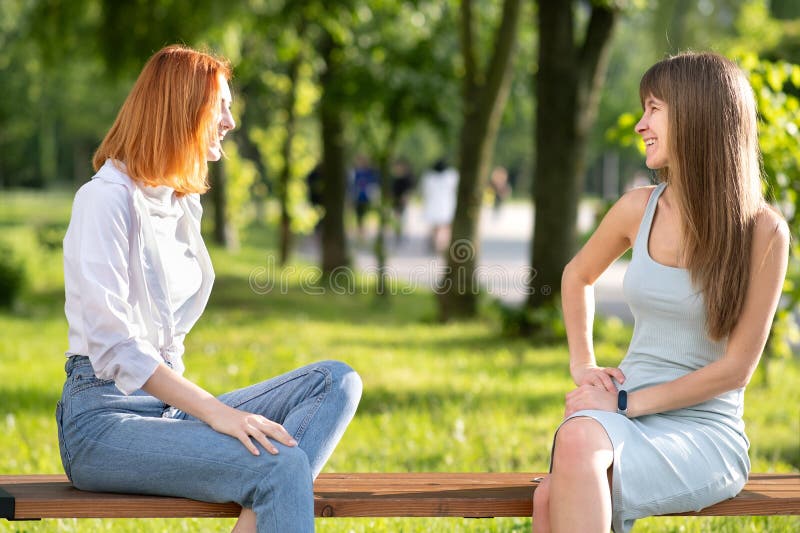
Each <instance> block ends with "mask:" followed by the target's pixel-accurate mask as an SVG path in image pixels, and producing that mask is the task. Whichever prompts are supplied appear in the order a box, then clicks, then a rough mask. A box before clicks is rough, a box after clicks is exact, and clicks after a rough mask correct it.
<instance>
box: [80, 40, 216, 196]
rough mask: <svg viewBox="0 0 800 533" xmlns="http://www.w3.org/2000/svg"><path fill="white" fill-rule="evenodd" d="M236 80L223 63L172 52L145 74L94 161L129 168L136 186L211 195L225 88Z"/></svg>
mask: <svg viewBox="0 0 800 533" xmlns="http://www.w3.org/2000/svg"><path fill="white" fill-rule="evenodd" d="M220 76H222V77H223V78H224V79H225V80H228V79H230V77H231V68H230V64H229V63H228V62H227V61H226V60H225V59H222V58H218V57H215V56H212V55H210V54H207V53H204V52H198V51H197V50H192V49H191V48H187V47H185V46H180V45H172V46H167V47H166V48H163V49H161V50H159V51H158V52H156V53H155V54H154V55H153V57H151V58H150V60H149V61H148V62H147V64H146V65H145V66H144V68H143V69H142V72H141V74H139V78H138V79H137V80H136V83H135V84H134V86H133V89H131V92H130V94H129V95H128V97H127V98H126V99H125V103H123V104H122V108H121V109H120V111H119V114H118V115H117V118H116V120H115V121H114V125H113V126H111V129H110V130H109V132H108V134H107V135H106V137H105V139H103V142H102V143H101V144H100V147H99V148H98V149H97V151H96V152H95V154H94V159H93V161H92V163H93V165H94V169H95V171H97V170H99V169H100V167H101V166H103V164H104V163H105V161H106V160H107V159H109V158H110V159H115V160H117V161H120V162H122V163H124V164H125V167H126V168H125V172H126V174H128V175H129V176H130V177H131V179H133V180H134V181H136V182H138V183H140V184H143V185H150V186H158V185H168V186H170V187H172V188H173V189H175V191H176V192H178V193H179V194H190V193H204V192H206V191H207V190H208V182H207V180H206V178H207V175H208V163H207V161H206V153H207V151H208V147H209V145H210V144H211V142H212V140H213V138H214V137H215V136H216V135H217V131H216V127H215V124H216V121H217V120H218V116H219V115H218V114H219V98H220V83H219V79H220Z"/></svg>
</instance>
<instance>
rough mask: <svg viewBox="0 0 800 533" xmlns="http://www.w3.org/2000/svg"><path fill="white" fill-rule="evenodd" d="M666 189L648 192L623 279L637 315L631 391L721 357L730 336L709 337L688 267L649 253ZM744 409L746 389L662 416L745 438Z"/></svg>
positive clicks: (627, 362)
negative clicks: (716, 426)
mask: <svg viewBox="0 0 800 533" xmlns="http://www.w3.org/2000/svg"><path fill="white" fill-rule="evenodd" d="M665 188H666V183H662V184H660V185H658V186H657V187H656V188H655V189H654V190H653V192H652V193H651V195H650V199H649V201H648V203H647V208H646V209H645V213H644V216H643V217H642V222H641V225H640V227H639V233H638V234H637V236H636V242H635V243H634V245H633V258H632V260H631V262H630V264H629V265H628V269H627V272H626V273H625V278H624V281H623V291H624V294H625V298H626V299H627V301H628V305H629V306H630V308H631V312H632V313H633V316H634V318H635V324H634V330H633V337H632V339H631V343H630V346H629V347H628V352H627V354H626V355H625V358H624V359H623V361H622V363H621V364H620V367H619V368H620V369H621V370H622V372H623V373H624V374H625V383H624V385H623V386H622V388H624V389H626V390H627V391H634V390H636V389H640V388H645V387H651V386H653V385H657V384H660V383H664V382H668V381H672V380H675V379H677V378H679V377H681V376H683V375H686V374H688V373H690V372H692V371H694V370H697V369H699V368H702V367H704V366H706V365H708V364H709V363H713V362H714V361H716V360H718V359H720V358H722V356H723V355H724V354H725V349H726V347H727V338H724V339H721V340H719V341H715V340H713V339H711V338H710V337H709V336H708V333H707V331H706V313H705V307H704V302H703V295H702V293H701V292H699V291H698V290H697V289H696V288H695V287H694V286H693V285H692V279H691V275H690V273H689V271H688V270H686V269H683V268H676V267H671V266H667V265H663V264H661V263H658V262H656V261H655V260H654V259H653V258H652V257H650V252H649V249H648V242H649V237H650V229H651V227H652V223H653V216H654V215H655V211H656V207H657V205H658V198H659V197H660V196H661V193H662V192H664V189H665ZM743 411H744V388H740V389H736V390H732V391H728V392H725V393H723V394H720V395H719V396H717V397H715V398H712V399H710V400H707V401H705V402H702V403H700V404H697V405H694V406H690V407H685V408H681V409H676V410H674V411H667V412H665V413H662V414H664V415H675V416H682V417H691V418H695V419H705V420H706V421H715V422H718V423H721V424H723V425H725V426H727V427H728V428H730V429H732V430H734V431H735V432H736V433H739V434H741V435H742V436H744V423H743V421H742V413H743ZM698 421H700V420H698Z"/></svg>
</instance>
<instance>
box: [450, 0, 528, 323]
mask: <svg viewBox="0 0 800 533" xmlns="http://www.w3.org/2000/svg"><path fill="white" fill-rule="evenodd" d="M520 3H521V2H520V0H505V1H504V2H503V8H502V14H501V16H500V24H499V25H498V26H497V28H496V31H495V32H494V36H493V41H494V43H493V48H492V52H491V56H490V59H489V61H488V63H487V65H486V68H485V69H482V68H480V66H479V65H478V60H477V50H476V44H477V42H476V41H477V40H476V37H475V27H474V25H475V22H474V20H473V18H474V17H473V14H474V10H473V2H472V0H462V2H461V20H460V37H461V53H462V56H463V61H464V78H463V80H462V99H463V122H462V125H461V134H460V137H459V165H458V170H459V183H458V199H457V204H456V212H455V217H454V219H453V230H452V237H451V242H450V250H449V253H448V255H447V269H446V270H445V275H444V278H443V279H442V280H441V282H440V286H439V290H438V291H437V293H438V303H439V317H440V318H441V319H442V320H447V319H450V318H455V317H471V316H474V315H475V313H476V312H477V295H478V289H479V288H478V286H477V279H475V277H476V276H475V272H476V264H477V256H478V239H477V229H478V220H479V216H480V205H481V194H482V192H483V189H484V188H485V185H486V176H487V174H488V170H489V164H490V163H491V156H492V151H493V149H494V142H495V139H496V138H497V129H498V127H499V124H500V118H501V116H502V112H503V107H504V106H505V102H506V99H507V98H508V92H509V88H510V85H511V73H512V66H513V57H514V49H515V47H516V42H517V26H518V20H519V12H520Z"/></svg>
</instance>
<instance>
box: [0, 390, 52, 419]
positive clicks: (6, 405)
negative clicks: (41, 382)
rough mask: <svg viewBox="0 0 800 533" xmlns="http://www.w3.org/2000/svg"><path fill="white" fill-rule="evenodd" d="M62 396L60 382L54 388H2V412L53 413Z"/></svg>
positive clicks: (0, 410)
mask: <svg viewBox="0 0 800 533" xmlns="http://www.w3.org/2000/svg"><path fill="white" fill-rule="evenodd" d="M59 398H61V387H60V384H58V385H56V386H54V387H53V390H42V389H33V388H13V389H5V388H3V389H0V406H2V407H0V414H6V413H13V414H14V415H19V414H21V413H25V414H30V415H36V414H41V415H47V416H50V415H53V413H55V409H56V402H58V400H59Z"/></svg>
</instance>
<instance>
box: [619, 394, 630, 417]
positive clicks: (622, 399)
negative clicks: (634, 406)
mask: <svg viewBox="0 0 800 533" xmlns="http://www.w3.org/2000/svg"><path fill="white" fill-rule="evenodd" d="M617 413H619V414H621V415H622V416H628V391H624V390H621V391H619V392H618V393H617Z"/></svg>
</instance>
